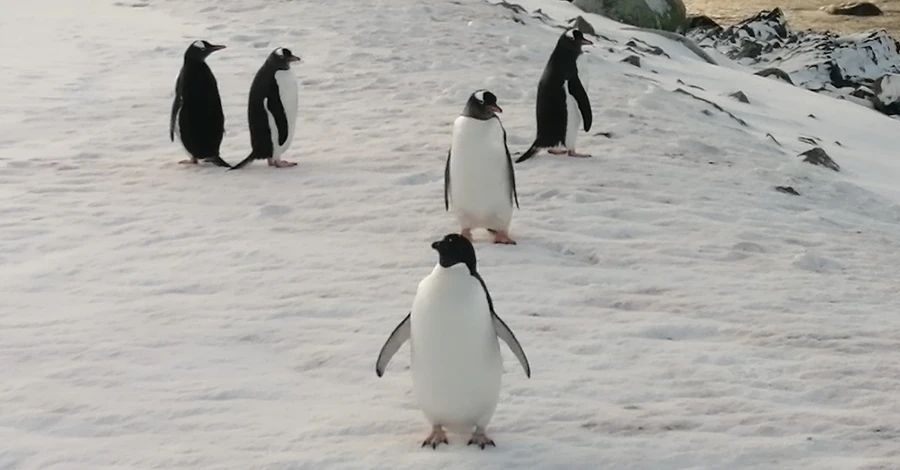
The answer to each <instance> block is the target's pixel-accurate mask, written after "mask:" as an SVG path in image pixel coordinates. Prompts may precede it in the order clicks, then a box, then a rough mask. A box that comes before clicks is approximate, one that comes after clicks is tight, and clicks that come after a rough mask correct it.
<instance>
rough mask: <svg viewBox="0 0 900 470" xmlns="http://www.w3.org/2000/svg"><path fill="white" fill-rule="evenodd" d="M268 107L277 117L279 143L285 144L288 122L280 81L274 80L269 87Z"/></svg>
mask: <svg viewBox="0 0 900 470" xmlns="http://www.w3.org/2000/svg"><path fill="white" fill-rule="evenodd" d="M265 103H266V108H268V110H269V112H270V113H272V118H274V119H275V127H277V128H278V145H284V143H285V142H287V138H288V122H287V115H286V114H285V111H284V106H283V105H282V104H281V98H280V97H279V95H278V83H276V82H275V81H274V80H273V81H272V84H271V86H270V87H269V93H268V94H267V96H266V101H265Z"/></svg>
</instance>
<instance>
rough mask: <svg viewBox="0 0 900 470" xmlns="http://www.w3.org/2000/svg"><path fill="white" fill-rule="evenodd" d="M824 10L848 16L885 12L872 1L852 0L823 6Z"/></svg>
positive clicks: (876, 14)
mask: <svg viewBox="0 0 900 470" xmlns="http://www.w3.org/2000/svg"><path fill="white" fill-rule="evenodd" d="M822 10H823V11H824V12H825V13H828V14H829V15H848V16H879V15H883V14H884V12H883V11H881V8H878V6H877V5H875V4H874V3H870V2H850V3H842V4H840V5H828V6H824V7H822Z"/></svg>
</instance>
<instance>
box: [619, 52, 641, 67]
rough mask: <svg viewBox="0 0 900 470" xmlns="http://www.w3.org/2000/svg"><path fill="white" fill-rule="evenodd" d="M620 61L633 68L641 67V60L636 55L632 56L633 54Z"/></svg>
mask: <svg viewBox="0 0 900 470" xmlns="http://www.w3.org/2000/svg"><path fill="white" fill-rule="evenodd" d="M621 61H622V62H625V63H626V64H631V65H633V66H635V67H640V66H641V58H640V57H638V56H636V55H633V54H632V55H630V56H628V57H626V58H624V59H622V60H621Z"/></svg>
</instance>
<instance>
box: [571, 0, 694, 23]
mask: <svg viewBox="0 0 900 470" xmlns="http://www.w3.org/2000/svg"><path fill="white" fill-rule="evenodd" d="M572 4H573V5H575V6H577V7H578V8H581V9H582V10H584V11H585V12H587V13H596V14H598V15H603V16H605V17H607V18H610V19H612V20H615V21H618V22H620V23H625V24H629V25H631V26H637V27H641V28H650V29H662V30H666V31H678V30H681V29H683V28H685V27H686V26H687V9H686V8H685V6H684V2H683V0H574V1H573V2H572Z"/></svg>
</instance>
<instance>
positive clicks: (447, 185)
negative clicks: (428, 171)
mask: <svg viewBox="0 0 900 470" xmlns="http://www.w3.org/2000/svg"><path fill="white" fill-rule="evenodd" d="M451 151H452V149H451V150H447V166H445V167H444V210H445V211H449V210H450V198H449V193H450V152H451Z"/></svg>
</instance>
